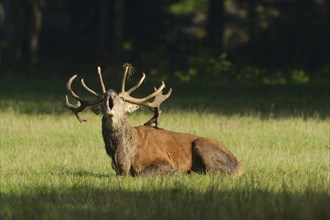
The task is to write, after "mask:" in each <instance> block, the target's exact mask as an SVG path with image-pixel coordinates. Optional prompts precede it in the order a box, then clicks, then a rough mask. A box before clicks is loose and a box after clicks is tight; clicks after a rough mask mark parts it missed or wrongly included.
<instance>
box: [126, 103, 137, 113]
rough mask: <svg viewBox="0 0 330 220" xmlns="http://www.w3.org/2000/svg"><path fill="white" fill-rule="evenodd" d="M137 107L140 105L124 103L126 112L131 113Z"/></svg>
mask: <svg viewBox="0 0 330 220" xmlns="http://www.w3.org/2000/svg"><path fill="white" fill-rule="evenodd" d="M139 108H140V106H138V105H135V104H131V103H126V112H128V113H132V112H134V111H136V110H137V109H139Z"/></svg>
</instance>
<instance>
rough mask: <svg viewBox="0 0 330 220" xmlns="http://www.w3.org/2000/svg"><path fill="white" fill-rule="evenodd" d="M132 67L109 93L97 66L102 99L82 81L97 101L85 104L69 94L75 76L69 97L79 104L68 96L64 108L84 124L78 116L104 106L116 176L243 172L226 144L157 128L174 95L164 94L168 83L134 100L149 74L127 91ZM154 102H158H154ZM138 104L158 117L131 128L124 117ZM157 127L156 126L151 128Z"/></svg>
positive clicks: (106, 139) (104, 127) (108, 147)
mask: <svg viewBox="0 0 330 220" xmlns="http://www.w3.org/2000/svg"><path fill="white" fill-rule="evenodd" d="M129 68H130V66H129V65H127V66H126V68H125V71H124V74H123V79H122V86H121V92H120V93H119V94H117V93H116V92H115V91H113V90H112V89H110V90H108V91H106V89H105V86H104V83H103V79H102V74H101V69H100V68H99V67H98V76H99V80H100V83H101V87H102V93H101V94H99V93H97V92H95V91H94V90H92V89H90V88H89V87H88V86H87V85H86V84H85V83H84V81H83V79H81V84H82V85H83V87H84V88H85V89H86V90H87V91H88V92H90V93H92V94H93V95H95V96H96V97H97V99H96V100H95V101H87V100H84V99H82V98H80V97H79V96H78V95H77V94H76V93H75V92H74V91H73V90H72V89H71V84H72V82H73V80H74V79H75V78H76V77H77V75H74V76H72V77H71V78H70V79H69V81H68V83H67V90H68V93H69V94H71V95H72V96H73V97H74V98H75V99H76V100H77V101H78V104H77V105H72V104H70V103H69V101H68V96H66V105H65V106H66V107H67V108H69V109H70V110H71V111H73V112H74V113H75V115H76V117H77V118H78V120H79V121H80V122H82V121H85V120H83V119H81V118H80V116H79V112H81V111H83V110H84V109H85V108H86V107H94V106H97V105H100V106H101V111H102V114H103V118H102V135H103V140H104V143H105V149H106V152H107V154H108V155H109V156H110V157H111V159H112V168H113V169H114V170H115V171H116V173H117V174H119V175H128V174H130V175H133V176H140V175H158V174H173V173H177V172H186V173H190V172H203V173H204V172H209V171H210V172H216V173H224V174H240V173H242V167H241V165H240V163H239V162H238V161H237V159H236V158H235V156H234V155H233V154H232V153H231V152H230V151H229V150H228V149H227V148H226V147H225V146H224V145H223V144H221V143H219V142H217V141H215V140H210V139H206V138H203V137H199V136H196V135H191V134H184V133H178V132H172V131H167V130H164V129H160V128H158V127H157V126H158V117H159V114H160V104H161V103H162V102H163V101H164V100H166V99H167V98H168V97H169V96H170V95H171V91H172V90H171V89H170V90H169V92H168V93H167V94H165V95H163V94H162V91H163V89H164V88H165V84H164V82H162V84H161V86H160V87H159V88H158V89H155V91H154V92H153V93H151V94H150V95H148V96H146V97H144V98H134V97H132V96H131V95H130V94H131V93H132V92H133V91H135V90H136V89H137V88H139V87H140V85H141V84H142V82H143V80H144V78H145V74H143V76H142V78H141V79H140V81H139V82H138V83H137V84H136V85H135V86H133V87H132V88H131V89H129V90H128V91H125V81H126V77H127V72H128V70H129ZM151 99H154V100H153V101H152V102H150V100H151ZM140 105H142V106H146V107H148V108H151V109H152V110H153V111H154V116H153V117H152V118H151V119H150V120H149V121H148V122H147V123H146V124H145V125H143V126H138V127H133V126H131V125H130V124H129V122H128V119H127V117H126V115H125V114H126V113H127V112H128V113H131V112H133V111H135V110H136V109H138V108H139V106H140ZM153 123H155V125H156V126H155V127H154V126H150V125H151V124H153Z"/></svg>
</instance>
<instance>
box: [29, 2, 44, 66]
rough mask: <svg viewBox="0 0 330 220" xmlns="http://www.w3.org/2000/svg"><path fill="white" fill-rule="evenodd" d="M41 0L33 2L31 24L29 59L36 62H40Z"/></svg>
mask: <svg viewBox="0 0 330 220" xmlns="http://www.w3.org/2000/svg"><path fill="white" fill-rule="evenodd" d="M41 3H42V2H41V1H38V0H34V1H32V2H31V26H30V30H29V59H30V62H31V63H33V64H36V63H37V62H38V51H39V35H40V31H41V25H42V12H41Z"/></svg>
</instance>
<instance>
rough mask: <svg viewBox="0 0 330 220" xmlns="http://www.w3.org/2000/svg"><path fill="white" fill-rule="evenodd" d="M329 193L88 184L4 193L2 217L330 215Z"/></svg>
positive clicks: (130, 217)
mask: <svg viewBox="0 0 330 220" xmlns="http://www.w3.org/2000/svg"><path fill="white" fill-rule="evenodd" d="M328 205H329V195H326V194H322V193H315V192H312V191H309V190H307V191H304V192H302V193H288V192H278V193H274V192H267V191H262V190H255V189H247V190H243V191H242V190H232V191H226V190H221V188H220V187H219V189H211V190H208V191H206V192H196V191H191V190H187V189H185V188H183V187H181V188H180V187H173V188H170V189H166V190H139V191H127V190H125V189H109V188H107V187H104V188H102V189H100V188H98V189H96V188H93V187H90V186H72V187H71V188H63V189H52V188H35V189H33V190H32V191H30V192H25V193H23V194H20V195H16V194H11V193H1V208H0V217H1V219H329V217H330V211H329V209H328V208H329V206H328Z"/></svg>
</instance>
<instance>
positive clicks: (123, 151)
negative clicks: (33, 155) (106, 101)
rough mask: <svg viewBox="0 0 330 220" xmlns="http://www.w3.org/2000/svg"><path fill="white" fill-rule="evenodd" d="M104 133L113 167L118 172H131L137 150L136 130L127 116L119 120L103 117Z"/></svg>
mask: <svg viewBox="0 0 330 220" xmlns="http://www.w3.org/2000/svg"><path fill="white" fill-rule="evenodd" d="M102 134H103V139H104V142H105V148H106V151H107V153H108V155H109V156H110V157H111V158H112V163H113V164H112V165H113V168H114V169H115V170H116V172H117V173H118V174H125V173H129V172H130V168H131V161H132V158H133V156H134V154H135V150H136V131H135V129H134V128H133V127H132V126H131V125H130V124H129V122H128V119H127V117H126V116H125V117H122V118H120V119H117V120H111V119H109V118H107V117H103V119H102Z"/></svg>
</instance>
